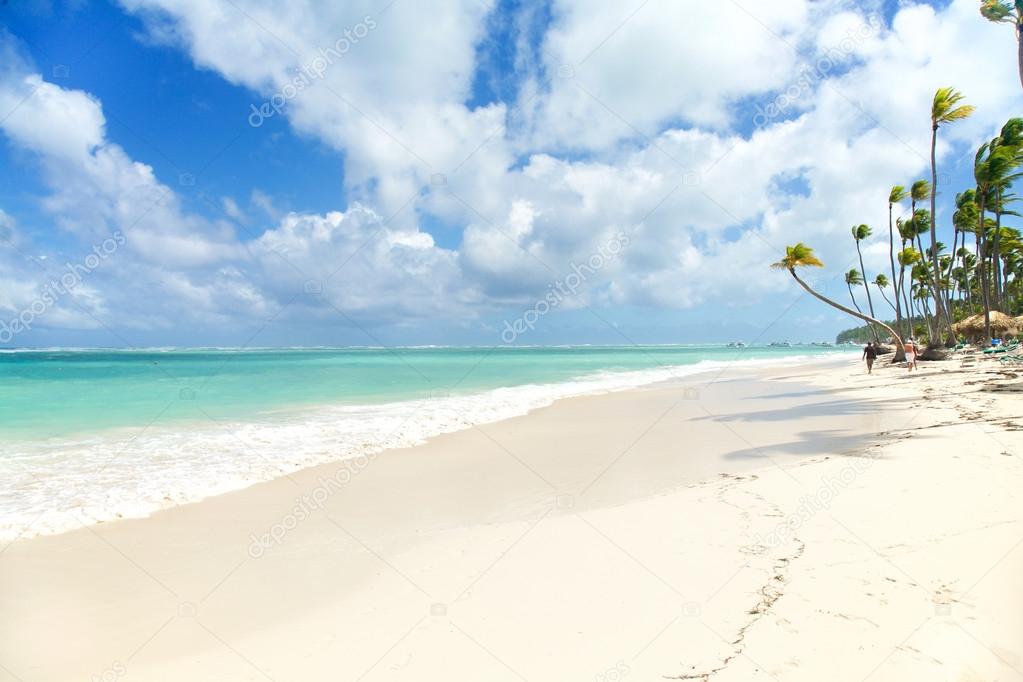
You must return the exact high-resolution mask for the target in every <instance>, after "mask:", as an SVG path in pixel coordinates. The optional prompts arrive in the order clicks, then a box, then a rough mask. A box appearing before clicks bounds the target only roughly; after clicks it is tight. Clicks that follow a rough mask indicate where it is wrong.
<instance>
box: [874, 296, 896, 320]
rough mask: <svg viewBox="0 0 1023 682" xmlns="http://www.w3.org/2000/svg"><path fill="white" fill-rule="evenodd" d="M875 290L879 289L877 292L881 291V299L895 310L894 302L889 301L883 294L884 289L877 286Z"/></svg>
mask: <svg viewBox="0 0 1023 682" xmlns="http://www.w3.org/2000/svg"><path fill="white" fill-rule="evenodd" d="M877 290H878V291H879V292H880V293H881V298H883V299H884V301H885V303H887V304H888V305H890V306H891V308H892V310H893V311H894V310H895V304H894V303H892V302H891V301H890V300H888V297H887V296H886V295H885V293H884V289H882V288H881V287H878V288H877ZM896 326H897V325H896Z"/></svg>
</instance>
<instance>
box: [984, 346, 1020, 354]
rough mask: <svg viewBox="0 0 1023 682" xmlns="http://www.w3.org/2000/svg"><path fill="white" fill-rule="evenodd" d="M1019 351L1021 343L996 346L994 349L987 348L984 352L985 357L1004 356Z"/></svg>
mask: <svg viewBox="0 0 1023 682" xmlns="http://www.w3.org/2000/svg"><path fill="white" fill-rule="evenodd" d="M1017 350H1019V343H1014V344H1012V345H1009V346H995V347H994V348H987V349H985V350H983V351H981V352H982V353H984V355H1002V354H1005V353H1012V352H1014V351H1017Z"/></svg>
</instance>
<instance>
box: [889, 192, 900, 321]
mask: <svg viewBox="0 0 1023 682" xmlns="http://www.w3.org/2000/svg"><path fill="white" fill-rule="evenodd" d="M888 260H889V261H891V264H892V289H893V290H894V292H895V327H896V328H897V329H899V330H900V331H901V330H902V302H901V301H899V280H898V278H897V277H896V276H895V228H894V227H893V226H892V203H891V202H890V201H889V202H888Z"/></svg>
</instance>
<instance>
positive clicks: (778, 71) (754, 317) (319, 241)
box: [0, 0, 1021, 346]
mask: <svg viewBox="0 0 1023 682" xmlns="http://www.w3.org/2000/svg"><path fill="white" fill-rule="evenodd" d="M272 5H273V3H269V4H268V3H263V4H262V5H260V6H258V7H257V6H255V5H251V6H250V5H249V4H248V3H244V2H239V3H227V4H221V3H207V4H205V5H202V4H199V5H192V4H189V3H182V2H175V1H173V0H124V2H121V3H116V2H100V1H82V2H76V3H52V4H50V3H46V2H26V3H11V4H9V5H5V6H4V7H2V8H0V12H2V13H3V14H4V22H3V27H4V28H2V29H0V52H3V53H5V54H8V55H10V56H11V59H9V60H7V61H8V63H9V64H10V66H8V67H7V68H6V69H5V70H2V71H0V109H3V110H2V111H0V119H3V121H2V122H0V167H2V168H4V169H5V171H7V172H5V173H4V176H5V182H4V183H3V185H2V186H0V211H2V213H0V220H2V221H3V222H2V223H0V225H6V226H7V227H6V228H5V229H8V230H9V231H11V232H12V234H14V235H15V237H14V238H12V239H10V240H8V243H7V244H6V250H7V253H3V252H2V251H0V259H2V260H0V265H3V266H4V270H5V272H4V273H3V274H2V275H0V279H2V280H3V283H5V285H6V286H5V289H6V294H4V295H3V296H0V313H2V314H0V318H2V319H4V320H6V321H7V323H8V326H10V323H11V322H12V321H13V320H15V319H16V318H17V317H18V316H19V315H22V316H23V317H24V313H25V311H26V310H32V305H33V304H35V310H36V311H38V312H33V313H30V314H29V315H28V317H31V323H30V324H28V325H23V326H26V327H30V328H28V329H24V330H21V331H19V332H18V333H17V334H11V335H10V338H9V339H5V338H4V337H3V336H0V341H5V340H6V341H7V343H5V344H4V345H8V346H19V345H26V346H32V345H43V346H46V345H113V346H121V345H207V344H231V345H238V344H243V343H249V342H250V341H249V339H253V341H251V342H252V343H254V344H256V345H274V344H310V345H320V344H375V343H453V344H456V343H457V344H462V343H474V344H475V343H481V344H487V343H491V342H496V340H497V339H499V337H500V330H501V329H502V328H503V326H504V324H505V323H506V322H508V321H514V320H516V319H518V318H520V317H521V316H522V315H523V314H524V313H526V312H527V311H529V310H534V309H536V307H537V304H538V303H540V302H541V301H543V300H544V296H545V295H546V294H547V293H549V292H550V291H551V287H552V286H553V284H554V283H555V282H557V281H560V280H561V279H563V278H564V277H565V276H566V275H567V274H568V273H570V272H572V270H573V267H575V266H578V265H579V264H580V263H585V262H587V260H588V259H589V258H592V257H594V254H599V253H600V252H601V248H602V247H603V246H604V245H606V244H607V243H609V240H613V239H615V238H616V237H615V235H618V234H623V233H624V234H626V235H628V237H629V245H628V246H627V247H626V248H625V249H624V250H623V251H622V252H621V254H620V255H618V256H615V257H612V258H601V259H600V260H601V266H600V267H599V268H596V269H595V271H594V272H593V273H592V274H591V275H589V276H587V277H586V278H585V281H583V282H581V283H580V286H579V287H578V288H575V287H573V288H572V289H573V290H572V291H571V292H570V295H567V296H563V297H559V298H558V300H557V301H556V303H555V304H554V305H553V306H549V307H550V308H551V309H550V311H549V312H544V314H543V315H541V316H540V317H539V319H538V321H537V324H536V325H535V328H534V329H530V331H529V334H526V335H523V338H522V339H521V340H520V342H522V343H586V342H590V343H622V342H654V343H664V342H672V341H678V342H696V341H728V340H732V339H737V338H742V339H745V340H747V341H749V340H753V339H755V338H759V339H760V340H762V341H770V340H775V339H786V338H787V339H792V340H820V339H827V338H830V337H832V336H833V335H834V333H835V332H836V331H837V330H839V329H842V328H846V327H848V326H852V322H851V320H848V319H844V318H842V317H841V316H840V315H839V314H837V313H833V312H832V311H830V310H828V309H826V308H824V307H822V306H820V305H819V304H817V303H815V302H812V301H809V300H805V299H804V298H802V297H801V296H800V295H799V292H798V290H796V289H794V288H793V287H792V285H791V283H790V282H788V281H786V278H784V277H783V276H780V275H779V273H776V272H771V271H769V270H768V269H767V267H766V265H767V264H768V263H770V262H771V261H772V260H774V259H775V257H776V256H777V252H778V251H779V250H781V248H782V247H783V246H784V245H785V244H786V243H792V242H795V241H800V240H802V241H807V242H810V243H812V244H814V246H816V247H817V248H818V250H819V251H821V253H822V255H823V256H824V257H825V260H826V262H827V263H828V264H829V268H828V269H827V270H826V271H825V272H823V273H819V276H818V277H817V280H816V281H817V283H818V285H819V286H820V287H821V288H822V289H825V290H827V291H828V292H829V293H831V294H833V295H836V296H838V297H845V296H847V294H846V293H845V291H844V285H840V280H839V279H838V278H839V277H840V274H841V272H842V271H843V270H844V269H847V268H848V267H851V266H852V264H853V263H852V261H851V260H850V259H851V258H854V257H855V255H854V252H853V251H852V248H851V239H850V238H849V237H848V233H849V227H850V226H851V225H853V224H858V223H861V222H867V223H869V224H871V225H873V226H874V228H875V232H877V234H878V237H877V239H875V240H873V242H872V243H870V244H867V245H866V253H865V258H866V260H867V263H868V265H867V271H868V273H870V274H871V275H873V274H876V273H875V271H877V272H880V271H883V270H882V268H884V265H885V263H886V261H887V250H886V245H885V243H884V240H882V239H881V236H882V232H885V233H886V232H887V225H886V222H887V206H886V205H885V203H884V197H885V195H886V194H887V188H888V187H890V186H891V185H892V184H895V183H896V182H899V183H902V184H909V183H910V182H911V181H912V180H914V179H916V178H918V177H925V176H926V175H927V174H928V172H929V170H928V166H927V158H926V155H927V152H928V147H927V145H928V143H929V138H928V132H929V131H928V130H927V124H926V114H927V106H928V103H929V102H928V100H929V93H933V90H934V88H935V87H937V86H938V85H949V84H951V85H955V86H956V87H958V88H959V89H961V90H963V91H964V92H965V93H966V94H967V97H968V99H969V100H970V101H971V102H973V103H975V104H976V105H977V106H978V113H977V115H976V116H974V117H973V119H971V120H970V121H969V122H967V123H965V124H962V125H957V127H956V128H955V129H954V130H949V131H948V132H947V134H946V131H942V135H943V137H942V146H941V147H939V159H940V166H941V173H942V175H941V178H942V181H943V183H945V184H946V185H947V187H946V188H945V189H944V191H943V192H942V195H941V197H940V200H941V207H940V208H939V224H940V225H941V227H942V230H945V228H946V224H947V222H948V214H949V211H948V209H947V206H948V202H949V201H950V200H951V198H952V196H953V195H954V192H955V191H960V190H961V189H963V188H965V187H967V186H969V185H970V184H971V183H972V180H971V162H972V150H973V149H974V148H975V146H976V144H977V143H978V142H979V141H980V140H983V139H986V138H988V137H990V135H991V134H992V133H993V132H994V130H996V129H997V127H998V126H1000V124H1001V122H1004V119H1005V118H1007V117H1008V116H1009V115H1011V114H1012V113H1018V111H1019V109H1020V107H1019V105H1020V104H1021V102H1020V98H1019V92H1018V89H1016V87H1015V83H1013V82H1012V81H1011V80H1008V79H1009V78H1011V77H1012V71H1013V64H1011V63H1010V59H1011V57H1012V49H1011V48H1012V35H1011V32H1009V31H1002V30H1000V29H1001V27H997V26H992V25H989V24H987V23H986V22H983V21H982V20H981V19H980V18H979V16H977V14H976V9H975V7H974V5H975V3H973V2H968V1H967V0H962V1H960V2H952V3H949V2H938V3H909V2H902V3H894V2H885V3H882V4H875V3H873V2H864V3H854V2H847V1H841V0H834V1H829V2H824V3H808V2H802V1H801V0H786V1H785V2H784V3H782V4H781V5H779V7H778V8H775V11H773V12H771V13H769V14H765V15H764V16H761V15H760V14H759V11H758V5H756V4H751V3H738V2H737V3H723V4H722V6H719V7H715V6H707V5H705V4H702V3H701V4H699V5H696V4H694V5H693V6H692V7H682V8H680V7H679V6H678V5H677V4H675V5H672V4H671V3H668V2H657V1H656V0H653V1H652V2H651V3H648V4H641V3H637V6H636V7H635V8H623V7H619V6H618V5H616V4H613V3H612V4H608V6H607V7H606V8H604V9H603V10H601V9H600V8H595V7H593V6H592V5H586V4H585V3H576V2H570V1H569V0H561V1H555V0H550V1H546V2H542V3H526V2H521V1H520V0H499V1H497V2H494V3H492V5H491V6H489V7H483V6H481V5H480V4H479V3H473V2H459V1H457V0H451V1H450V2H446V3H440V4H439V5H438V6H436V7H418V6H415V5H413V4H412V3H409V2H407V0H397V2H394V3H380V2H369V1H368V0H367V1H365V2H351V3H343V5H342V6H341V7H337V6H335V5H334V4H320V3H315V2H312V0H307V1H305V2H298V3H281V4H280V6H279V7H276V8H274V7H273V6H272ZM683 5H684V3H683ZM725 5H727V6H725ZM872 22H873V23H872ZM423 27H428V29H424V28H423ZM716 30H723V31H727V32H728V34H729V35H726V36H722V37H723V38H727V39H722V40H717V39H714V38H713V34H714V32H715V31H716ZM353 31H354V35H353V33H352V32H353ZM346 35H347V36H349V37H351V38H352V40H351V41H349V40H348V39H346V38H344V37H343V36H346ZM936 35H937V36H940V37H942V38H943V39H944V40H945V41H947V42H949V43H950V46H948V47H942V46H941V44H940V42H939V41H937V40H932V38H935V36H936ZM708 36H709V37H708ZM413 38H414V39H413ZM928 43H935V44H928ZM332 45H333V46H335V48H339V46H341V45H344V49H343V50H342V52H343V54H340V55H338V57H337V59H336V60H333V59H332V60H331V63H329V64H325V65H324V64H320V65H319V66H324V67H325V68H324V69H323V70H322V72H321V73H317V75H315V76H313V77H311V78H310V77H308V74H309V73H311V71H310V68H312V69H313V70H315V69H316V66H314V65H315V64H316V62H315V60H316V59H317V55H318V54H319V55H323V54H325V53H324V52H323V50H324V49H325V48H329V47H330V46H332ZM829 56H830V57H829ZM824 57H829V58H830V59H831V61H830V62H829V68H828V69H827V71H826V73H822V72H820V70H819V69H818V70H817V71H814V70H813V65H814V64H820V63H821V62H820V60H821V59H822V58H824ZM981 66H982V67H983V68H984V70H985V72H986V73H988V74H990V78H988V79H985V80H984V82H978V81H977V79H976V78H975V74H976V73H977V72H978V69H979V67H981ZM303 70H304V72H305V73H306V77H305V85H304V87H303V89H302V90H301V91H298V92H295V93H292V96H289V97H286V98H284V99H286V100H287V104H286V106H284V107H283V108H282V109H281V111H280V113H278V114H275V115H273V116H270V117H266V118H265V119H263V120H262V121H261V124H260V125H259V126H258V127H254V126H252V125H250V123H251V118H250V112H251V111H252V110H253V109H252V108H253V107H259V106H260V105H262V104H263V103H265V102H270V101H273V100H272V98H273V97H275V96H277V97H279V98H280V97H281V93H282V92H287V91H288V90H287V88H289V87H290V85H289V84H293V83H295V82H297V81H296V78H299V74H301V73H303ZM807 78H809V81H807V80H806V79H807ZM33 79H35V80H33ZM801 79H802V80H801ZM991 80H993V81H995V84H994V85H992V83H991V82H988V81H991ZM1001 84H1005V86H1004V87H999V86H1000V85H1001ZM786 93H790V95H791V93H795V96H794V97H791V96H787V95H786ZM779 102H782V103H784V106H782V107H781V109H782V111H780V113H778V115H776V116H772V117H770V120H766V121H765V120H762V119H758V118H757V114H758V112H763V111H765V108H767V107H770V106H772V105H777V104H778V103H779ZM65 135H68V136H71V137H70V138H69V140H68V144H69V145H70V146H71V147H74V146H75V144H76V143H77V142H79V141H80V142H81V143H82V145H83V147H82V149H81V150H80V152H78V151H76V152H75V153H73V154H72V153H70V152H68V151H67V145H63V143H61V144H58V143H57V142H54V141H55V140H58V141H59V140H63V136H65ZM79 137H80V138H81V140H79V139H78V138H79ZM153 197H160V201H159V202H158V203H152V202H150V203H143V201H144V200H145V201H148V200H149V199H151V198H153ZM902 210H905V209H904V208H903V209H902ZM118 231H120V232H121V234H123V235H124V236H125V244H124V246H123V247H122V248H119V249H118V250H117V252H116V253H114V254H113V255H111V256H110V258H109V260H106V259H104V261H103V263H102V264H101V266H100V267H97V268H95V269H94V270H93V269H90V271H89V272H88V273H87V275H86V276H84V277H82V278H81V282H79V283H77V284H76V286H75V287H73V288H72V290H70V291H69V292H67V293H66V294H58V295H57V296H55V297H54V296H52V295H51V298H53V299H54V300H53V301H50V300H48V299H47V298H46V286H47V282H48V281H52V280H53V277H54V272H59V271H60V266H61V265H63V266H65V267H66V266H67V264H73V263H79V262H83V261H82V259H83V258H85V257H86V254H88V253H89V252H90V249H92V248H93V247H95V246H96V244H97V243H101V242H102V241H103V239H105V238H108V237H109V236H110V235H112V234H114V233H115V232H118ZM944 241H945V242H946V243H947V242H949V241H950V239H949V238H947V237H946V238H945V239H944ZM3 248H5V247H4V245H2V244H0V249H3ZM40 263H43V264H45V265H44V266H43V267H41V266H40ZM54 268H56V269H54ZM51 294H52V291H51ZM875 298H877V297H876V296H875ZM843 300H844V299H843ZM862 303H865V301H862ZM541 307H544V306H541ZM544 309H545V310H546V308H544ZM24 319H27V317H25V318H24Z"/></svg>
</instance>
